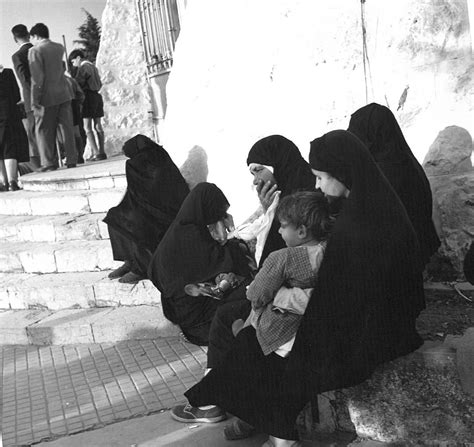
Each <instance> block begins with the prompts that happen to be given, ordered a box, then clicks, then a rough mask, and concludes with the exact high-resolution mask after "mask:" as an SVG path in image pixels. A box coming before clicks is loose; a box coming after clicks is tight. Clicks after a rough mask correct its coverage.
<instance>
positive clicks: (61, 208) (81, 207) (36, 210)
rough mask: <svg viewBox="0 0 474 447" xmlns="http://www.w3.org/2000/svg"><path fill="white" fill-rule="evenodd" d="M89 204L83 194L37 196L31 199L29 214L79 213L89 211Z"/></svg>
mask: <svg viewBox="0 0 474 447" xmlns="http://www.w3.org/2000/svg"><path fill="white" fill-rule="evenodd" d="M89 211H90V209H89V204H88V201H87V197H85V196H82V195H80V196H72V195H71V196H68V197H67V199H65V197H64V195H60V194H57V195H52V196H47V197H37V198H34V199H31V211H30V214H34V215H37V216H47V215H50V214H65V213H80V212H85V213H87V212H89Z"/></svg>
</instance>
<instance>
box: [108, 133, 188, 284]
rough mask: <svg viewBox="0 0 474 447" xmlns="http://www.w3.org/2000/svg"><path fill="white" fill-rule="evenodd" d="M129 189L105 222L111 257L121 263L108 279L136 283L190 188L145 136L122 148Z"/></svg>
mask: <svg viewBox="0 0 474 447" xmlns="http://www.w3.org/2000/svg"><path fill="white" fill-rule="evenodd" d="M123 153H124V154H125V155H126V156H127V157H128V160H127V162H126V164H125V173H126V176H127V191H126V193H125V196H124V198H123V199H122V201H121V202H120V204H119V205H117V206H115V207H113V208H111V209H110V210H109V212H108V213H107V216H106V217H105V219H104V222H105V223H106V224H107V225H108V229H109V236H110V243H111V244H112V252H113V255H114V259H115V260H117V261H124V264H123V265H122V266H121V267H119V268H118V269H116V270H114V271H113V272H111V273H110V274H109V277H110V278H111V279H114V278H120V279H119V281H120V282H125V283H135V282H137V281H139V280H140V279H144V278H145V277H146V272H147V269H148V264H149V262H150V260H151V256H152V254H153V252H154V251H155V249H156V247H157V246H158V243H159V242H160V241H161V239H162V238H163V236H164V234H165V233H166V230H167V229H168V228H169V226H170V225H171V222H173V220H174V218H175V217H176V214H177V213H178V211H179V208H180V207H181V204H182V203H183V200H184V198H185V197H186V196H187V195H188V193H189V187H188V185H187V183H186V181H185V180H184V178H183V176H182V175H181V173H180V172H179V169H178V168H177V166H176V165H175V164H174V163H173V160H171V158H170V156H169V155H168V153H167V152H166V151H165V149H164V148H163V147H162V146H160V145H158V144H156V143H154V142H153V141H152V140H150V139H149V138H148V137H145V136H144V135H136V136H135V137H133V138H131V139H130V140H128V141H127V142H126V143H125V144H124V146H123Z"/></svg>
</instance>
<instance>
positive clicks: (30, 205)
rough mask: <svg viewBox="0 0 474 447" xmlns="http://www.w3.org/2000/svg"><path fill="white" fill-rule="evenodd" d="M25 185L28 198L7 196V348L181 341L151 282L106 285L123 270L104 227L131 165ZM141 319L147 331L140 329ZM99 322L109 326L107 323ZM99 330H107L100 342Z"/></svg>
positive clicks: (84, 169) (1, 249) (2, 243)
mask: <svg viewBox="0 0 474 447" xmlns="http://www.w3.org/2000/svg"><path fill="white" fill-rule="evenodd" d="M21 181H22V184H23V190H22V191H17V192H4V193H1V194H0V309H3V311H2V312H1V313H0V342H1V343H9V344H14V343H20V344H23V343H25V342H28V343H39V344H45V343H46V344H48V343H57V344H64V343H81V342H88V343H89V342H94V341H96V342H98V341H117V340H120V339H122V340H123V339H128V338H134V337H135V338H136V337H138V338H153V337H156V336H168V335H172V336H174V335H176V334H177V330H176V328H175V327H174V326H173V325H172V324H171V323H169V322H168V321H167V320H166V319H165V318H164V316H163V314H162V311H161V302H160V295H159V292H158V290H156V288H155V287H154V286H153V285H152V284H151V282H150V281H141V282H139V283H138V284H136V285H132V284H121V283H119V282H118V281H117V280H114V281H111V280H110V279H108V277H107V274H108V272H109V271H110V269H113V268H116V267H117V266H118V265H120V264H121V263H120V262H116V261H114V260H113V258H112V250H111V247H110V241H109V239H108V232H107V225H105V224H104V223H103V222H102V219H103V218H104V216H105V213H106V211H107V210H108V209H109V208H110V207H112V206H115V205H116V204H118V203H119V202H120V200H121V198H122V196H123V194H124V192H125V189H126V178H125V158H124V157H116V158H113V159H111V160H107V161H104V162H99V163H95V164H91V165H88V164H87V165H84V166H80V167H78V168H73V169H59V170H57V171H52V172H47V173H41V174H29V175H26V176H23V177H22V178H21ZM120 306H134V307H133V308H132V307H127V308H126V310H124V309H120V308H119V307H120ZM136 306H138V307H136ZM144 306H146V307H147V309H146V311H147V312H145V309H143V308H142V307H144ZM104 307H106V308H107V309H102V308H104ZM84 310H87V311H86V312H84ZM104 311H106V313H105V314H104ZM134 313H137V317H136V318H137V320H140V321H142V322H143V324H141V325H140V323H139V322H138V321H134V317H133V315H134ZM53 314H54V318H53ZM142 314H143V315H142ZM145 314H146V315H147V316H145ZM65 315H67V318H66V319H64V318H63V316H65ZM97 315H100V316H101V317H104V318H105V315H107V318H106V319H105V320H104V322H101V321H98V320H97V318H96V317H97ZM119 315H122V317H123V318H122V319H120V318H119V321H121V323H120V324H119V323H117V324H118V325H119V326H120V325H121V327H122V330H121V331H120V334H117V333H116V332H115V333H114V331H113V330H112V329H111V330H110V331H109V332H110V334H109V335H107V330H106V326H107V325H106V324H105V322H106V321H107V320H108V321H113V320H114V318H115V317H116V316H117V317H119ZM125 316H126V317H127V318H125V319H124V317H125ZM99 320H100V319H99ZM100 324H103V325H104V328H105V329H104V330H101V334H102V335H101V336H98V334H99V332H100V331H99V327H101V326H100ZM45 325H46V326H45ZM61 325H62V326H61ZM74 325H75V326H74ZM39 326H41V327H42V329H41V331H39V332H42V335H41V336H38V329H37V328H38V327H39ZM60 326H61V327H60ZM45 327H47V328H48V329H47V330H45V329H44V328H45ZM74 327H77V328H79V329H77V330H75V329H74ZM110 327H112V326H110ZM84 328H86V329H84ZM94 328H95V329H96V330H95V331H94ZM7 329H8V330H7ZM13 329H14V330H13ZM12 330H13V332H12ZM35 331H36V332H35ZM45 333H47V334H48V336H46V337H45V336H44V334H45ZM2 334H3V335H2ZM15 334H16V335H15ZM35 334H36V335H35ZM61 334H62V335H61ZM81 334H82V335H81ZM117 337H119V338H117Z"/></svg>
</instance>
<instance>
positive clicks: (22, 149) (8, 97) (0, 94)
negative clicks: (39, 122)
mask: <svg viewBox="0 0 474 447" xmlns="http://www.w3.org/2000/svg"><path fill="white" fill-rule="evenodd" d="M19 101H20V89H19V88H18V84H17V82H16V79H15V75H14V74H13V70H11V69H10V68H3V66H2V65H0V191H8V190H10V191H17V190H18V189H20V188H19V187H18V162H19V161H20V162H22V161H28V159H29V155H28V138H27V136H26V132H25V128H24V127H23V124H22V122H21V114H20V110H19V108H18V102H19Z"/></svg>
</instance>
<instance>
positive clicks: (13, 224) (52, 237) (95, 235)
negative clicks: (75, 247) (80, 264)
mask: <svg viewBox="0 0 474 447" xmlns="http://www.w3.org/2000/svg"><path fill="white" fill-rule="evenodd" d="M105 214H106V213H94V214H59V215H56V216H40V217H37V216H0V241H2V240H3V241H9V242H60V241H66V240H68V241H73V240H97V239H108V237H109V233H108V229H107V225H106V224H105V223H104V222H102V220H103V218H104V217H105Z"/></svg>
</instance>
